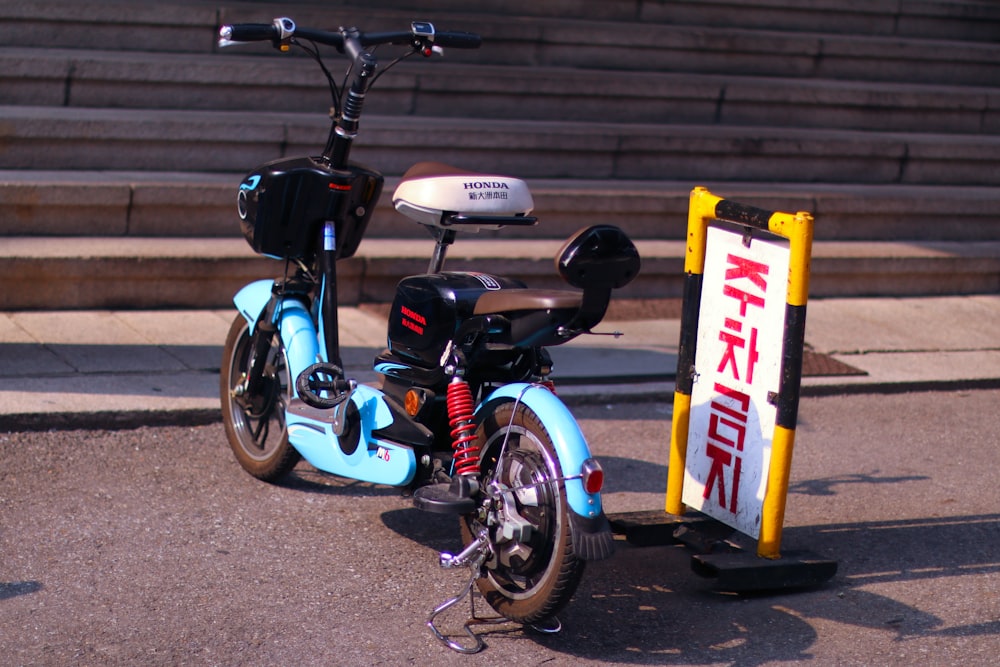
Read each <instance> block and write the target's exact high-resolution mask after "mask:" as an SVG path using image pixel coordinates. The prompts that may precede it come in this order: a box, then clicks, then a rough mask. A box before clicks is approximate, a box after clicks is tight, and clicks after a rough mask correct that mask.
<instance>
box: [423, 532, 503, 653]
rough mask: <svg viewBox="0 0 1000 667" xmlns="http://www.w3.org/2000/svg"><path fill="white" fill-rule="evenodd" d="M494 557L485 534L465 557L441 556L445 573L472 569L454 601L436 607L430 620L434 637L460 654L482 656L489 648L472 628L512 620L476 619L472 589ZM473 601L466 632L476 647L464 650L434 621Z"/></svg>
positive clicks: (501, 618)
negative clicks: (480, 653)
mask: <svg viewBox="0 0 1000 667" xmlns="http://www.w3.org/2000/svg"><path fill="white" fill-rule="evenodd" d="M489 555H490V541H489V538H488V537H487V536H486V533H485V531H484V532H482V533H480V535H479V537H477V538H476V539H475V540H474V541H473V542H472V543H471V544H469V546H467V547H466V548H465V549H463V550H462V551H461V553H459V554H457V555H455V556H452V555H451V554H448V553H443V554H441V557H440V564H441V567H443V568H445V569H452V568H456V567H462V566H463V565H467V566H468V567H469V581H468V582H466V584H465V585H464V586H463V587H462V589H461V590H460V591H459V592H458V594H457V595H455V596H454V597H451V598H448V599H447V600H445V601H444V602H442V603H441V604H439V605H438V606H436V607H434V610H433V611H432V612H431V614H430V616H428V617H427V627H428V628H430V629H431V632H433V633H434V636H435V637H437V638H438V640H440V641H441V642H442V643H443V644H444V645H445V646H447V647H448V648H450V649H451V650H453V651H458V652H459V653H479V652H480V651H482V650H483V649H484V648H486V642H484V641H483V640H482V638H480V637H479V635H477V634H476V633H475V632H473V631H472V628H471V627H470V626H472V625H488V624H495V623H507V622H509V621H508V619H506V618H504V617H503V616H492V617H487V618H481V617H479V616H476V596H475V594H474V593H473V592H472V587H473V586H474V585H475V583H476V579H478V578H479V570H480V568H482V566H483V563H485V562H486V558H487V557H488V556H489ZM466 596H468V597H469V620H468V621H466V622H465V624H464V625H462V630H463V631H464V632H465V634H466V635H468V636H469V638H470V639H472V641H473V642H475V645H474V646H463V645H462V644H459V643H458V642H456V641H454V640H452V639H449V638H448V637H446V636H445V635H444V634H443V633H442V632H441V631H440V630H438V628H437V626H436V625H434V619H435V618H437V616H438V615H439V614H440V613H442V612H443V611H445V610H447V609H451V608H452V607H454V606H455V605H456V604H458V603H459V602H461V601H462V598H464V597H466Z"/></svg>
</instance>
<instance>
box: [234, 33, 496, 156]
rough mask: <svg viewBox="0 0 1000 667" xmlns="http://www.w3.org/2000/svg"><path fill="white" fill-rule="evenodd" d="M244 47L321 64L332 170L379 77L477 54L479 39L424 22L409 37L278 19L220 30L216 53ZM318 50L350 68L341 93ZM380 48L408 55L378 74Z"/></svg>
mask: <svg viewBox="0 0 1000 667" xmlns="http://www.w3.org/2000/svg"><path fill="white" fill-rule="evenodd" d="M295 38H299V39H301V40H304V41H308V42H310V43H311V44H313V46H310V47H307V46H306V45H305V44H303V43H302V41H299V39H295ZM243 42H271V44H272V45H273V46H274V47H275V48H277V49H278V50H280V51H287V50H288V49H289V48H290V46H291V45H295V46H298V47H301V48H302V49H304V50H305V51H307V52H308V53H309V54H310V55H311V56H312V57H313V58H314V59H315V60H316V62H318V63H319V64H320V67H321V68H322V69H323V72H324V74H325V75H326V78H327V82H328V83H329V85H330V93H331V101H332V102H333V104H332V106H331V107H330V118H331V120H332V121H333V125H332V126H331V128H330V134H329V136H328V138H327V142H326V148H325V149H324V150H323V156H324V157H325V158H326V159H327V160H328V161H329V163H330V164H331V165H333V166H334V168H341V167H342V166H344V165H346V164H347V158H348V154H349V152H350V150H351V142H352V141H353V140H354V137H355V136H357V133H358V127H359V123H360V120H361V112H362V107H363V106H364V101H365V94H366V92H367V91H368V89H369V87H370V86H371V85H372V84H373V83H374V81H375V80H376V79H378V78H379V76H381V75H382V74H383V73H385V72H386V71H387V70H388V69H390V68H391V67H392V66H393V65H395V64H396V63H397V62H399V61H400V60H402V59H403V58H404V57H407V56H410V55H414V54H418V53H419V54H422V55H424V56H430V55H431V54H433V53H440V52H441V49H442V47H454V48H460V49H475V48H478V47H479V45H480V44H481V42H482V38H481V37H480V36H479V35H477V34H475V33H471V32H454V31H444V32H439V31H437V30H435V28H434V25H433V24H431V23H428V22H427V21H413V22H412V23H410V29H409V30H407V31H396V32H370V33H363V32H361V31H360V30H358V29H357V28H339V29H338V30H337V31H336V32H333V31H328V30H319V29H315V28H300V27H298V26H296V25H295V21H293V20H292V19H290V18H287V17H279V18H276V19H274V21H273V22H272V23H270V24H267V23H234V24H231V25H224V26H222V27H220V28H219V46H220V47H224V46H230V45H232V44H240V43H243ZM316 44H324V45H327V46H332V47H334V48H336V49H337V51H339V52H340V53H343V54H346V55H347V56H348V57H349V58H350V59H351V61H352V65H351V67H350V68H349V69H348V73H347V75H345V78H344V82H343V84H342V85H341V86H340V88H339V89H338V87H337V84H336V82H335V81H334V80H333V77H332V75H331V74H330V71H329V70H328V69H327V68H326V67H325V66H324V65H323V62H322V60H321V58H320V54H319V52H318V49H316V48H315V45H316ZM380 44H397V45H403V46H408V47H409V49H410V50H409V52H408V53H407V54H406V55H404V56H400V57H398V58H396V59H395V60H393V61H392V62H391V63H389V64H388V65H387V66H385V67H384V68H382V69H381V70H378V69H377V68H378V59H377V58H376V57H375V55H374V49H369V47H374V46H378V45H380ZM366 49H368V50H366Z"/></svg>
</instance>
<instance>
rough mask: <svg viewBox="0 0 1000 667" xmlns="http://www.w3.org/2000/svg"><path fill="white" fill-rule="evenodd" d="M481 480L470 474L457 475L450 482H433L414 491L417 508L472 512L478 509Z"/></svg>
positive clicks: (444, 512)
mask: <svg viewBox="0 0 1000 667" xmlns="http://www.w3.org/2000/svg"><path fill="white" fill-rule="evenodd" d="M478 493H479V482H477V481H476V479H475V478H473V477H470V476H468V475H456V476H455V477H453V478H452V480H451V483H450V484H431V485H429V486H422V487H420V488H419V489H417V490H416V491H414V492H413V505H414V507H416V508H417V509H420V510H424V511H425V512H433V513H435V514H471V513H472V512H475V511H476V505H477V503H476V495H477V494H478Z"/></svg>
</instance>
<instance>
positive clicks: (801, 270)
mask: <svg viewBox="0 0 1000 667" xmlns="http://www.w3.org/2000/svg"><path fill="white" fill-rule="evenodd" d="M715 220H721V221H725V222H729V223H733V224H736V225H741V226H743V227H746V228H748V229H749V230H753V229H758V230H762V231H766V232H770V233H771V234H775V235H777V236H781V237H783V238H786V239H788V241H789V252H790V258H789V269H788V287H787V291H786V296H785V326H784V333H783V341H782V354H781V380H780V385H779V388H778V392H777V395H776V396H775V400H774V405H775V407H776V409H777V419H776V425H775V431H774V437H773V440H772V444H771V462H770V468H769V470H768V478H767V490H766V491H765V494H764V503H763V512H762V516H761V526H760V536H759V538H758V541H757V555H758V556H760V557H762V558H771V559H776V558H780V557H781V553H780V549H781V530H782V525H783V524H784V520H785V505H786V497H787V495H788V483H789V479H790V476H791V468H792V450H793V448H794V444H795V426H796V422H797V419H798V407H799V392H800V387H801V380H802V352H803V346H804V343H805V323H806V301H807V299H808V294H809V268H810V262H811V258H812V237H813V217H812V215H811V214H810V213H806V212H802V211H800V212H798V213H783V212H779V211H768V210H766V209H761V208H756V207H753V206H746V205H743V204H738V203H736V202H732V201H729V200H727V199H723V198H722V197H718V196H716V195H714V194H712V193H711V192H709V191H708V189H707V188H704V187H696V188H694V189H693V190H692V191H691V197H690V204H689V208H688V225H687V252H686V255H685V258H684V273H685V279H684V299H683V306H682V314H681V336H680V349H679V352H678V361H677V380H676V387H675V390H674V414H673V422H672V425H671V432H670V461H669V467H668V471H667V495H666V511H667V512H668V513H670V514H675V515H680V514H683V513H684V510H685V505H684V503H683V502H682V500H681V496H682V491H683V485H684V469H685V465H686V459H687V443H688V426H689V423H690V417H691V391H692V386H693V383H694V360H695V348H696V341H697V336H698V314H699V307H700V304H701V287H702V279H703V277H704V273H705V251H706V246H707V243H706V240H707V236H708V226H709V224H710V223H711V222H713V221H715Z"/></svg>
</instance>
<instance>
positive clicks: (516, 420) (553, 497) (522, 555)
mask: <svg viewBox="0 0 1000 667" xmlns="http://www.w3.org/2000/svg"><path fill="white" fill-rule="evenodd" d="M512 415H513V418H512ZM476 435H477V442H478V444H479V446H480V447H481V450H480V473H481V474H480V484H481V485H482V488H483V489H484V491H485V492H486V495H487V501H486V502H487V506H488V507H489V506H490V504H491V503H492V507H493V511H489V512H487V517H488V518H487V520H486V521H485V522H483V521H480V520H479V519H478V518H477V517H475V516H472V515H470V516H465V517H462V520H461V531H462V540H463V542H464V543H465V544H469V543H470V542H471V541H472V539H473V535H474V534H476V533H478V532H479V531H481V530H483V529H485V530H487V531H488V532H489V538H490V543H491V545H492V547H493V551H494V553H493V557H492V558H491V559H490V560H489V561H487V563H486V564H485V566H484V569H483V573H482V576H481V577H480V578H479V579H478V580H477V582H476V583H477V586H478V587H479V591H480V592H481V593H482V595H483V598H484V599H485V600H486V601H487V603H488V604H489V605H490V606H491V607H493V609H495V610H496V611H497V613H499V614H501V615H503V616H505V617H506V618H509V619H511V620H513V621H518V622H520V623H527V624H534V623H539V622H540V621H544V620H547V619H549V618H551V617H552V616H553V615H554V614H555V613H556V612H558V611H559V610H560V609H561V608H562V607H563V606H564V605H565V604H566V603H567V602H569V599H570V597H572V595H573V593H575V592H576V587H577V585H578V584H579V583H580V578H581V577H582V576H583V566H584V561H582V560H580V559H578V558H576V556H575V555H574V553H573V542H572V539H571V535H570V525H569V514H568V512H569V509H568V507H567V505H566V488H565V483H564V482H562V481H561V479H562V471H561V469H560V467H559V461H558V459H557V457H556V454H555V449H554V447H553V445H552V439H551V438H550V437H549V435H548V433H547V432H546V431H545V428H544V427H543V426H542V423H541V421H540V420H539V419H538V417H537V415H535V413H534V412H532V411H531V410H529V409H528V408H526V407H525V406H524V405H523V404H518V405H517V408H516V409H515V408H514V403H504V404H501V405H500V406H499V407H498V408H497V409H496V410H495V411H494V412H493V413H492V414H490V415H489V416H487V417H486V418H485V419H484V420H483V423H482V424H481V425H480V427H479V429H478V430H477V432H476ZM505 437H506V439H507V442H506V445H505V444H504V439H505ZM498 469H499V471H500V472H499V476H498V477H494V475H495V473H496V471H497V470H498ZM492 481H496V482H499V484H500V489H499V490H498V491H496V492H491V491H490V488H491V487H490V484H491V482H492ZM515 483H516V484H515ZM529 484H530V486H526V485H529ZM515 486H520V487H521V492H520V493H516V492H514V491H512V490H511V489H513V488H514V487H515ZM502 502H503V503H505V504H506V506H505V508H504V510H505V512H506V513H507V517H508V519H509V518H514V517H513V516H512V514H513V515H516V520H517V521H521V520H523V521H527V522H528V523H529V524H530V525H531V530H530V531H527V532H530V535H529V536H528V537H526V538H525V539H521V538H520V537H519V536H518V535H517V534H515V536H514V538H513V539H504V538H503V536H502V534H501V532H502V525H501V524H500V520H501V519H500V518H499V517H500V516H501V514H500V513H497V512H496V511H495V509H496V507H497V506H499V505H500V504H501V503H502ZM481 514H482V513H481Z"/></svg>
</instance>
